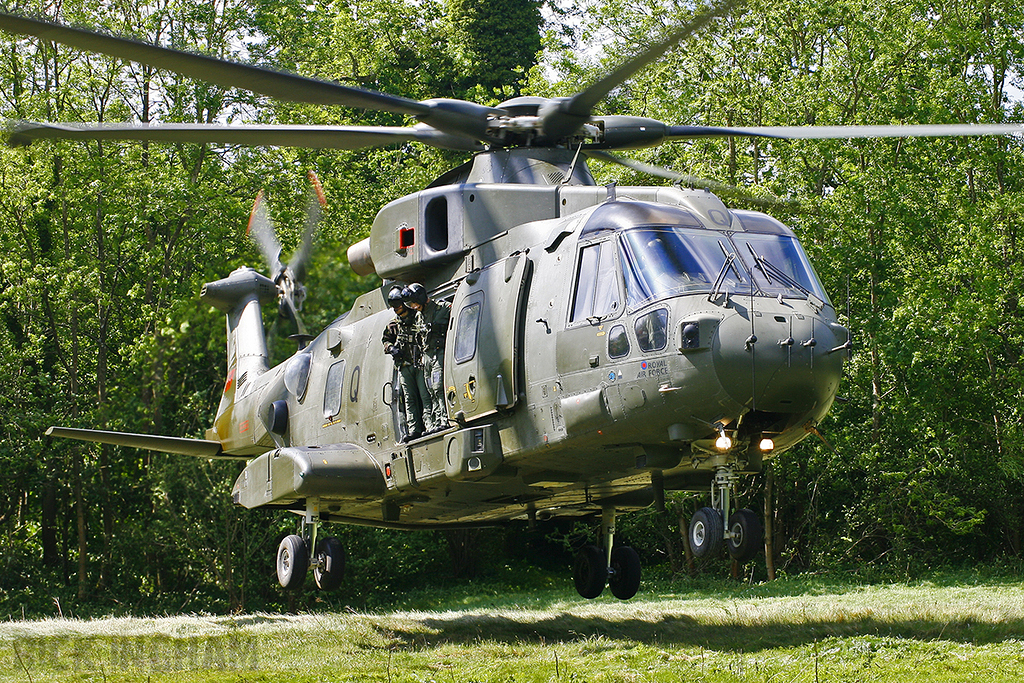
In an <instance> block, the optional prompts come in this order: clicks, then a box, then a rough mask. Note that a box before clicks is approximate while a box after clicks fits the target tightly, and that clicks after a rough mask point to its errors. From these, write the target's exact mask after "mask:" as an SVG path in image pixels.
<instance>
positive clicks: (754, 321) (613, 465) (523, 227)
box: [207, 165, 848, 527]
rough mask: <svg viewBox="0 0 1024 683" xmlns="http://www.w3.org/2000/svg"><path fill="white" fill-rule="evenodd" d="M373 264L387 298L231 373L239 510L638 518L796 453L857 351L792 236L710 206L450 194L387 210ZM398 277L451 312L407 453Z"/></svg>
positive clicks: (623, 191) (651, 196)
mask: <svg viewBox="0 0 1024 683" xmlns="http://www.w3.org/2000/svg"><path fill="white" fill-rule="evenodd" d="M506 167H507V165H506ZM542 170H543V169H542ZM568 175H569V174H566V176H568ZM439 198H440V200H439ZM439 202H440V203H442V204H443V211H439V210H438V208H437V204H438V203H439ZM410 207H411V208H410ZM543 212H547V215H548V216H549V217H547V218H540V219H533V220H526V221H522V222H518V223H515V224H513V225H507V223H508V222H510V221H518V220H519V219H520V218H521V217H523V216H527V217H531V216H533V215H535V214H537V213H543ZM552 214H553V216H552ZM481 216H483V217H484V218H481ZM432 221H433V222H434V223H439V224H440V225H441V227H438V226H437V225H434V224H432ZM503 221H504V223H503ZM484 225H486V226H488V229H489V230H490V231H491V233H492V234H484V233H483V232H482V230H481V229H480V228H479V226H484ZM381 235H384V236H385V237H384V238H383V239H382V238H381V237H380V236H381ZM381 245H383V246H381ZM359 253H360V252H359V250H358V249H357V250H356V252H355V257H353V252H352V251H350V260H352V261H353V264H354V265H356V264H357V263H358V262H359V261H360V256H359ZM362 254H363V256H362V261H363V263H364V266H363V267H364V268H365V267H366V266H365V263H372V264H373V267H374V268H375V270H376V271H377V272H378V274H380V275H382V277H383V278H384V280H385V282H384V285H383V286H382V287H381V288H380V289H377V290H374V291H372V292H369V293H367V294H364V295H362V296H361V297H359V298H358V299H357V300H356V302H355V303H354V305H353V307H352V310H351V311H350V312H349V313H347V314H346V315H344V316H342V317H340V318H338V319H337V320H336V321H335V322H334V323H332V324H331V325H330V326H328V328H327V329H326V330H324V332H322V333H321V334H320V335H319V336H318V337H316V338H315V339H314V340H313V341H312V342H311V343H310V344H309V345H308V346H307V347H306V348H304V349H302V350H300V351H299V352H298V353H297V354H296V355H295V356H293V357H292V358H291V359H289V360H288V361H286V362H285V363H283V364H282V365H281V366H278V367H277V368H274V369H268V370H267V371H266V372H263V373H260V374H258V375H257V376H256V377H247V378H245V379H244V381H240V380H239V375H238V374H237V371H234V372H235V373H236V374H235V375H234V376H233V380H229V385H228V386H227V387H226V394H225V396H226V398H225V400H223V401H222V405H221V410H220V411H219V416H218V420H217V422H216V425H215V427H214V429H212V430H211V431H210V432H209V433H208V435H207V436H208V438H210V439H215V440H219V441H220V442H221V443H223V444H224V449H225V452H226V453H228V454H235V455H240V456H255V459H253V460H252V461H250V463H249V464H248V465H247V467H246V468H245V470H244V471H243V473H242V474H241V475H240V476H239V478H238V480H237V482H236V484H235V487H234V494H233V495H234V498H235V501H236V502H237V503H238V504H241V505H243V506H246V507H259V506H274V507H283V508H290V509H295V510H307V509H309V508H310V506H313V507H315V508H316V510H317V511H318V514H319V515H320V516H321V518H322V519H325V518H326V519H330V520H339V521H347V522H354V523H361V524H369V525H378V526H396V527H405V526H410V527H411V526H438V527H440V526H448V525H459V524H470V525H472V524H487V523H493V522H497V521H502V520H509V519H514V518H518V517H530V518H535V517H541V518H545V517H550V516H579V515H589V514H593V513H594V512H595V511H596V510H600V509H602V508H607V507H614V508H618V509H635V508H639V507H644V506H646V505H648V504H650V503H651V501H652V500H653V499H654V498H655V496H656V495H657V494H658V493H659V492H660V491H663V490H665V489H669V490H671V489H694V490H698V489H706V488H707V487H708V486H709V485H710V484H711V482H712V480H713V478H714V477H715V475H716V472H721V471H722V470H723V468H727V469H728V470H729V471H730V472H732V473H735V474H744V473H753V472H757V471H760V469H761V463H762V459H763V458H764V457H770V456H771V455H773V454H777V453H780V452H782V451H784V450H786V449H788V448H790V447H792V446H793V445H794V444H796V443H797V442H799V441H800V440H801V439H803V438H804V437H806V436H807V434H808V432H809V431H810V430H811V429H813V426H814V425H815V424H816V423H817V422H818V421H819V420H821V418H822V417H823V416H824V415H825V414H826V413H827V411H828V409H829V407H830V406H831V404H832V401H833V399H834V397H835V395H836V391H837V388H838V384H839V379H840V376H841V369H842V360H843V357H844V356H845V353H840V351H845V349H846V348H848V345H844V342H846V341H847V340H848V333H847V331H846V330H845V328H843V327H841V326H840V325H839V324H838V323H837V322H836V317H835V311H834V309H833V308H832V306H831V305H830V304H829V303H828V301H827V298H826V297H825V294H824V292H823V291H821V287H820V284H818V281H817V279H816V277H815V275H814V273H813V270H812V269H811V267H810V264H809V263H808V262H807V259H806V256H805V255H804V253H803V250H802V249H801V247H800V245H799V242H798V241H797V240H796V238H795V237H794V236H793V233H792V232H791V231H790V230H789V229H788V228H786V227H784V226H783V225H782V224H781V223H778V222H777V221H775V220H774V219H771V218H770V217H768V216H766V215H764V214H760V213H755V212H746V211H730V210H729V209H727V208H726V207H725V206H724V205H723V204H722V203H721V202H720V201H719V200H718V198H717V197H715V196H714V195H712V194H711V193H709V192H707V191H703V190H700V191H694V190H683V189H678V188H650V187H619V188H605V187H597V186H594V185H580V184H576V185H572V184H556V185H537V184H533V185H529V184H521V185H510V184H493V185H492V184H489V183H480V182H461V183H457V184H451V185H443V186H441V187H438V188H432V189H428V190H424V191H423V192H421V193H419V194H418V195H412V196H410V197H406V198H403V199H402V200H398V202H396V203H394V204H393V205H389V207H386V208H385V209H384V210H382V211H381V214H380V215H379V216H378V223H375V225H374V232H373V233H372V236H371V238H370V244H369V245H363V247H362ZM356 267H359V266H358V265H356ZM236 276H237V277H242V274H241V271H236V274H233V276H232V277H236ZM246 277H251V275H246ZM395 281H405V282H411V281H419V282H422V283H424V284H425V285H426V286H427V288H428V289H429V290H430V291H431V292H432V294H431V295H432V296H433V297H434V298H440V299H445V300H448V301H450V302H451V303H452V315H451V323H450V327H449V330H448V334H447V337H446V346H445V363H444V386H445V387H446V400H447V408H448V413H449V417H450V420H451V426H450V428H449V429H447V430H446V431H444V432H442V433H438V434H434V435H431V436H428V437H424V438H421V439H418V440H414V441H411V442H405V441H404V440H403V438H404V437H405V436H406V435H405V434H403V424H404V421H403V419H402V416H401V410H402V407H401V400H400V396H399V395H398V391H397V389H396V387H397V386H398V383H397V381H396V377H395V374H396V373H395V369H394V366H393V364H392V361H391V358H390V357H389V356H387V355H385V353H384V350H383V347H382V345H381V336H382V333H383V330H384V327H385V326H386V325H387V324H388V322H390V321H391V320H392V319H393V315H394V314H393V313H392V311H391V309H389V308H388V307H387V306H386V305H385V301H384V293H385V292H386V291H387V289H388V288H389V287H390V286H391V284H392V283H393V282H395ZM208 287H209V286H208ZM254 300H255V301H256V305H258V297H257V298H256V299H253V298H252V297H250V300H249V303H248V305H249V306H252V305H254V304H253V301H254ZM236 318H237V319H238V320H241V319H242V318H243V316H241V315H238V316H236ZM233 329H234V330H237V329H240V328H239V323H238V322H235V323H232V318H231V316H230V315H229V336H231V335H232V334H233ZM235 337H236V339H235V341H234V351H232V352H231V353H234V354H235V355H236V356H237V357H238V358H245V357H246V355H247V352H246V347H247V345H248V344H249V342H248V341H247V340H245V339H241V338H239V336H238V334H235ZM251 341H253V346H254V347H255V351H253V352H252V353H250V354H249V355H250V356H251V355H257V356H258V355H259V353H260V349H261V348H263V342H262V339H256V340H251ZM230 363H231V361H230V360H229V365H230ZM227 392H234V394H233V396H230V397H228V396H227ZM722 439H727V441H722Z"/></svg>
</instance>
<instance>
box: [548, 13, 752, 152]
mask: <svg viewBox="0 0 1024 683" xmlns="http://www.w3.org/2000/svg"><path fill="white" fill-rule="evenodd" d="M739 3H740V0H724V2H720V3H719V4H717V5H714V6H712V7H711V8H710V9H708V10H707V11H706V12H704V13H702V14H698V15H697V16H696V17H694V18H693V20H692V21H690V22H689V23H687V24H685V25H683V26H681V27H679V28H677V29H676V30H675V31H672V32H671V33H670V34H668V36H666V37H665V38H664V39H663V40H661V41H660V42H658V43H656V44H654V45H652V46H651V47H649V48H647V49H646V50H644V51H643V52H641V53H640V54H638V55H637V56H635V57H633V58H632V59H630V60H628V61H626V62H624V63H623V64H621V65H620V66H619V67H618V68H616V69H615V70H614V71H612V72H611V73H610V74H608V75H607V76H605V77H604V78H602V79H601V80H599V81H598V82H597V83H594V84H593V85H591V86H590V87H588V88H587V89H586V90H584V91H582V92H579V93H577V94H575V95H573V96H572V97H570V98H568V99H566V100H561V101H560V102H559V103H558V106H557V107H556V108H553V109H552V110H549V111H548V112H542V113H541V116H542V117H543V119H544V122H543V127H544V133H545V134H546V135H548V136H551V137H554V138H560V137H564V136H566V135H571V134H572V133H574V132H575V131H576V130H577V129H578V128H579V127H580V126H581V125H582V124H583V123H585V122H586V121H587V120H588V119H589V118H590V114H591V112H592V111H593V109H594V107H595V106H596V105H597V103H598V102H600V101H601V100H602V99H604V97H605V96H606V95H607V94H608V93H610V92H611V91H612V90H614V89H615V88H616V87H618V86H619V85H621V84H622V83H624V82H626V81H627V80H628V79H629V78H630V77H631V76H633V74H635V73H636V72H638V71H640V69H642V68H644V67H645V66H647V65H648V64H651V63H653V62H655V61H656V60H657V59H659V58H660V57H661V56H662V55H663V54H665V52H667V51H668V50H669V48H671V47H672V46H674V45H676V44H677V43H679V42H680V41H682V40H684V39H686V38H687V37H689V36H691V35H693V34H694V33H696V32H697V31H699V30H700V29H702V28H704V27H705V26H706V25H707V24H708V23H709V22H710V21H711V20H712V19H714V18H716V17H718V16H721V15H723V14H726V13H728V12H729V11H730V10H732V8H733V7H735V6H736V5H738V4H739Z"/></svg>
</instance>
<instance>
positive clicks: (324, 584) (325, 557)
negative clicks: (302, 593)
mask: <svg viewBox="0 0 1024 683" xmlns="http://www.w3.org/2000/svg"><path fill="white" fill-rule="evenodd" d="M316 559H317V562H316V564H315V565H314V566H313V580H314V581H316V587H317V588H319V589H320V590H322V591H332V590H334V589H336V588H337V587H338V586H340V585H341V579H342V577H343V576H344V575H345V548H344V546H342V545H341V541H339V540H338V539H336V538H334V537H333V536H331V537H329V538H324V539H321V540H320V541H319V542H318V543H317V544H316Z"/></svg>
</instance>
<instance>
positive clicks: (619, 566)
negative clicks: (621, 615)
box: [608, 546, 640, 600]
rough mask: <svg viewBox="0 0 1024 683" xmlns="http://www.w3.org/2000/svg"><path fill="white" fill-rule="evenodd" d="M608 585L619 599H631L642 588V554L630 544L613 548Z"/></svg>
mask: <svg viewBox="0 0 1024 683" xmlns="http://www.w3.org/2000/svg"><path fill="white" fill-rule="evenodd" d="M611 569H612V570H611V572H610V573H609V574H608V587H609V588H611V589H612V595H614V596H615V597H617V598H618V599H619V600H629V599H630V598H631V597H633V596H634V595H636V592H637V591H638V590H639V589H640V556H639V555H637V554H636V551H635V550H633V549H632V548H630V547H628V546H619V547H618V548H614V549H613V550H612V567H611Z"/></svg>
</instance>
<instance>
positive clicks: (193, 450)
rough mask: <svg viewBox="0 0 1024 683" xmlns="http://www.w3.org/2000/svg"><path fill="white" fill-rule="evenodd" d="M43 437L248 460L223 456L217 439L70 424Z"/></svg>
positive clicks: (244, 457)
mask: <svg viewBox="0 0 1024 683" xmlns="http://www.w3.org/2000/svg"><path fill="white" fill-rule="evenodd" d="M46 436H59V437H62V438H65V439H78V440H79V441H93V442H95V443H109V444H112V445H114V446H127V447H129V448H142V449H145V450H148V451H160V452H161V453H175V454H177V455H194V456H196V457H197V458H215V459H218V460H248V457H246V456H237V455H225V454H224V453H223V452H222V451H221V447H220V442H219V441H208V440H206V439H182V438H179V437H176V436H156V435H153V434H129V433H126V432H104V431H101V430H98V429H75V428H73V427H50V428H49V429H47V430H46Z"/></svg>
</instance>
